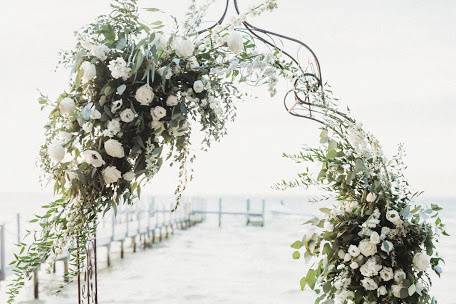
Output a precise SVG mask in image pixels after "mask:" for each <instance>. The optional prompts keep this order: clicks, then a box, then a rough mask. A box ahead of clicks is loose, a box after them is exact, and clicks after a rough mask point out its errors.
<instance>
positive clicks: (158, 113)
mask: <svg viewBox="0 0 456 304" xmlns="http://www.w3.org/2000/svg"><path fill="white" fill-rule="evenodd" d="M150 115H152V119H153V120H160V119H162V118H163V117H165V116H166V109H165V108H163V107H160V106H157V107H155V108H152V109H151V110H150Z"/></svg>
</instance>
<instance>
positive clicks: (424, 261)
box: [413, 252, 431, 271]
mask: <svg viewBox="0 0 456 304" xmlns="http://www.w3.org/2000/svg"><path fill="white" fill-rule="evenodd" d="M413 265H414V266H415V268H416V270H418V271H426V269H428V268H429V266H431V262H430V259H429V257H428V256H427V255H426V254H424V253H422V252H418V253H416V254H415V255H414V256H413Z"/></svg>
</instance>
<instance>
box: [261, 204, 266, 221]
mask: <svg viewBox="0 0 456 304" xmlns="http://www.w3.org/2000/svg"><path fill="white" fill-rule="evenodd" d="M265 213H266V200H264V199H263V200H262V201H261V218H262V220H263V221H262V222H261V227H264V222H265Z"/></svg>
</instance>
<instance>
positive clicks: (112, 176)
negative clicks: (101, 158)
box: [101, 166, 122, 185]
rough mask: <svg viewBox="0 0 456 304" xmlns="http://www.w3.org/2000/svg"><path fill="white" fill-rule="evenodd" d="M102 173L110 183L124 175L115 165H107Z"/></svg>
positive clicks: (107, 182)
mask: <svg viewBox="0 0 456 304" xmlns="http://www.w3.org/2000/svg"><path fill="white" fill-rule="evenodd" d="M101 174H102V175H103V179H104V181H105V183H106V184H108V185H109V184H112V183H115V182H117V181H118V180H119V179H120V178H121V177H122V174H121V173H120V171H119V170H117V168H116V167H114V166H109V167H106V168H105V169H104V170H103V171H101Z"/></svg>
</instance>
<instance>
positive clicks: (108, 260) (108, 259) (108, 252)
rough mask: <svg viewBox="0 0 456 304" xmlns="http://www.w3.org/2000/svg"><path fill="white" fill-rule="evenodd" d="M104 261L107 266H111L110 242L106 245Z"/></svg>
mask: <svg viewBox="0 0 456 304" xmlns="http://www.w3.org/2000/svg"><path fill="white" fill-rule="evenodd" d="M106 262H107V264H108V267H111V244H109V245H108V246H106Z"/></svg>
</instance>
